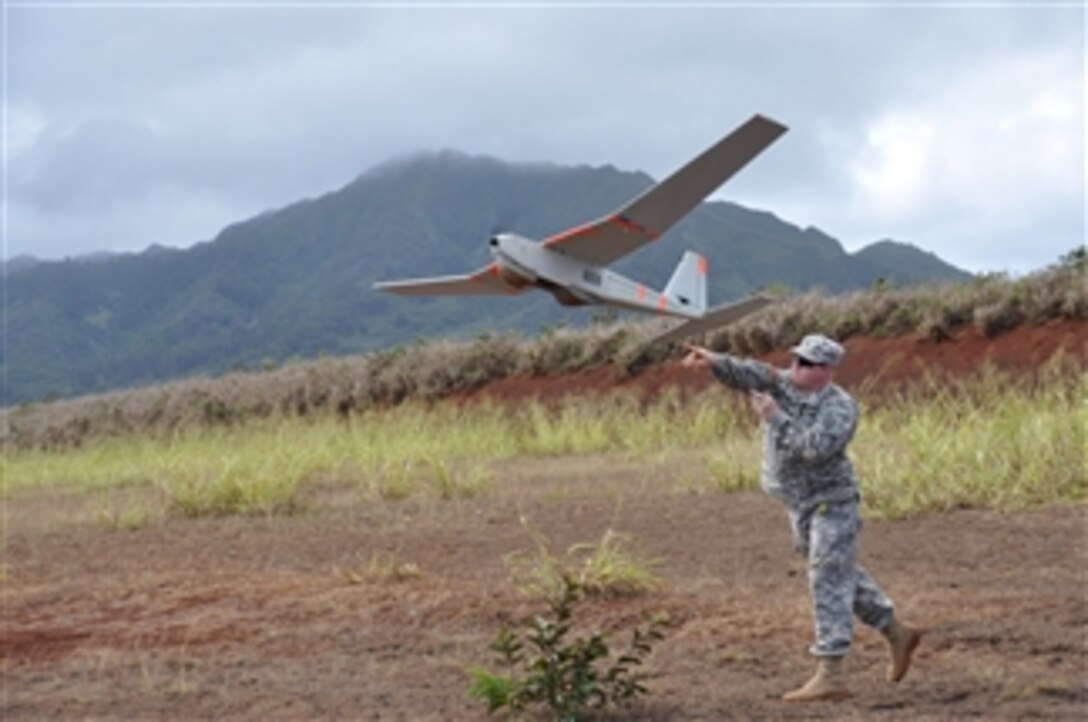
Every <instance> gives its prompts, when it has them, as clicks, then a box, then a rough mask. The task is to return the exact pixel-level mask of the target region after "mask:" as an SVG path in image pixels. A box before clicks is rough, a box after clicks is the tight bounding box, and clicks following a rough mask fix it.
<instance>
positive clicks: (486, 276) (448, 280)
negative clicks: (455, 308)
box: [374, 263, 518, 296]
mask: <svg viewBox="0 0 1088 722" xmlns="http://www.w3.org/2000/svg"><path fill="white" fill-rule="evenodd" d="M374 288H375V290H378V291H386V292H387V293H397V294H400V295H402V296H505V295H512V294H515V293H518V289H515V288H511V287H510V286H508V285H506V284H505V283H503V280H502V278H500V277H499V268H498V266H496V265H495V264H494V263H492V264H489V265H487V266H484V267H483V268H481V269H480V270H478V271H476V272H475V273H469V274H465V275H463V276H434V277H431V278H411V279H406V280H403V281H383V282H381V283H375V284H374Z"/></svg>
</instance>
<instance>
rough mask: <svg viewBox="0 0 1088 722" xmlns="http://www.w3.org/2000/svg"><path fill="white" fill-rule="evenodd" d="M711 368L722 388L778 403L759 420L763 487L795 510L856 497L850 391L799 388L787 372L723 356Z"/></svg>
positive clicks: (853, 414)
mask: <svg viewBox="0 0 1088 722" xmlns="http://www.w3.org/2000/svg"><path fill="white" fill-rule="evenodd" d="M711 368H712V369H713V372H714V376H715V377H716V378H717V379H718V380H719V381H721V382H722V383H723V384H725V385H726V386H729V387H730V388H734V389H738V390H740V391H752V390H756V391H764V392H767V393H769V394H770V395H771V396H772V397H773V398H774V400H775V401H776V402H777V403H778V407H779V410H778V411H777V412H776V413H775V415H774V416H772V417H771V419H770V420H769V421H767V422H765V423H764V424H763V466H762V469H761V474H760V480H761V483H762V486H763V490H764V491H766V492H767V493H768V494H770V495H771V496H773V497H775V498H776V499H779V500H780V501H782V502H783V503H784V504H785V505H786V506H787V507H789V508H790V509H792V510H794V511H798V512H805V511H807V510H809V509H811V508H812V507H813V506H815V505H817V504H822V503H825V502H836V501H847V500H849V499H853V498H855V497H856V496H857V493H858V484H857V477H856V476H855V475H854V467H853V465H852V464H851V463H850V460H849V459H848V458H847V456H846V446H847V444H849V443H850V440H851V439H852V438H853V436H854V430H855V429H856V428H857V423H858V407H857V404H856V403H854V399H853V398H851V396H850V394H848V393H846V391H844V390H843V389H842V388H840V387H839V386H836V385H835V384H828V385H827V386H825V387H824V388H822V389H820V390H819V391H815V392H811V393H810V392H805V391H801V390H800V389H798V388H796V387H795V386H794V385H793V384H792V383H791V382H790V380H789V372H788V371H786V370H783V369H776V368H774V367H773V366H770V365H768V364H765V363H762V362H759V361H747V360H742V359H738V358H734V357H733V356H729V355H728V354H717V355H716V356H715V359H714V363H713V365H712V367H711Z"/></svg>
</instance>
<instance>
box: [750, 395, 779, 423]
mask: <svg viewBox="0 0 1088 722" xmlns="http://www.w3.org/2000/svg"><path fill="white" fill-rule="evenodd" d="M748 403H750V404H751V405H752V409H753V410H754V411H755V412H756V414H757V415H759V418H761V419H763V420H764V421H770V420H771V417H772V416H774V415H775V413H776V412H777V411H778V402H776V401H775V400H774V397H773V396H771V395H770V394H768V393H765V392H763V391H749V392H748Z"/></svg>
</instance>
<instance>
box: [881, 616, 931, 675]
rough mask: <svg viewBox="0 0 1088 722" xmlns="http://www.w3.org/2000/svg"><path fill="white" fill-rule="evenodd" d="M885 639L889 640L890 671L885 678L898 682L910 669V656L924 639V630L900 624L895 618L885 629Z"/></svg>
mask: <svg viewBox="0 0 1088 722" xmlns="http://www.w3.org/2000/svg"><path fill="white" fill-rule="evenodd" d="M883 634H884V639H885V640H887V642H888V656H889V657H891V661H889V662H888V672H887V674H886V675H885V678H886V679H887V680H888V681H889V682H898V681H899V680H901V679H903V677H904V676H906V674H907V670H908V669H910V658H911V656H912V655H913V654H914V650H915V648H916V647H917V646H918V643H919V642H921V641H922V632H921V630H918V629H912V628H911V627H907V626H905V625H902V624H900V623H899V622H898V621H896V620H895V619H892V623H891V624H889V625H888V628H887V629H885V630H884V632H883Z"/></svg>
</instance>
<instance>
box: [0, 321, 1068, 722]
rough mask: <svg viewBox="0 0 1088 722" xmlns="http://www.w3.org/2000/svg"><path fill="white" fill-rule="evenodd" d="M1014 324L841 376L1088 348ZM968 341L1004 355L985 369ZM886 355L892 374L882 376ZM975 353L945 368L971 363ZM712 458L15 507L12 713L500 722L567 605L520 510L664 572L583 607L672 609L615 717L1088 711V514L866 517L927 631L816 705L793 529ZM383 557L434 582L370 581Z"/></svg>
mask: <svg viewBox="0 0 1088 722" xmlns="http://www.w3.org/2000/svg"><path fill="white" fill-rule="evenodd" d="M1019 333H1022V334H1024V335H1022V336H1021V337H1020V338H1019V339H1017V337H1015V336H1014V335H1012V334H1010V335H1008V336H1007V337H999V339H998V340H997V341H987V340H985V339H980V338H978V337H968V338H963V339H961V340H960V341H959V342H953V343H944V344H931V343H929V342H915V341H911V340H901V341H899V342H898V344H896V343H895V342H891V341H865V340H858V341H855V342H852V344H851V345H850V347H851V354H852V359H853V360H854V361H855V365H854V366H853V367H849V370H847V369H844V379H845V380H846V382H847V384H848V385H851V384H853V385H856V384H859V383H862V382H863V380H864V379H868V378H874V377H875V376H876V375H877V371H878V370H879V369H881V368H883V372H882V373H883V376H884V377H885V378H887V379H890V378H892V377H893V376H894V375H895V373H893V372H895V368H899V367H893V366H892V365H891V364H892V361H889V359H892V360H894V359H899V360H898V361H894V363H897V364H908V365H907V366H903V367H902V368H903V369H908V370H909V364H911V363H916V362H915V361H911V360H910V359H919V361H917V363H931V364H932V363H940V358H941V357H942V356H943V357H947V358H948V359H953V360H956V363H959V362H960V361H962V360H963V359H964V358H969V357H970V356H973V357H974V358H976V359H977V358H978V357H979V353H980V352H981V355H986V354H989V355H990V356H991V358H992V359H993V360H994V362H995V363H998V364H999V365H1005V366H1006V367H1009V368H1018V367H1022V368H1024V369H1025V370H1027V369H1030V368H1031V367H1032V366H1034V365H1035V364H1038V363H1039V362H1040V361H1041V360H1042V359H1043V358H1045V357H1046V356H1047V355H1049V352H1050V351H1052V350H1053V348H1054V347H1056V345H1062V344H1065V345H1066V346H1067V347H1069V345H1070V344H1074V345H1073V346H1072V350H1074V351H1075V352H1077V353H1078V354H1080V355H1081V357H1082V358H1083V353H1084V344H1083V340H1084V336H1083V327H1077V326H1071V327H1069V328H1066V327H1054V328H1050V329H1044V330H1042V331H1039V330H1034V329H1023V330H1022V331H1021V332H1019ZM1028 333H1033V334H1037V335H1038V337H1036V336H1030V337H1029V336H1028V335H1026V334H1028ZM1059 336H1061V337H1062V338H1064V341H1061V342H1060V343H1059V342H1056V341H1055V340H1054V339H1055V338H1056V337H1059ZM956 343H962V344H964V345H963V346H961V347H960V351H961V353H956ZM969 343H978V344H983V345H985V348H981V349H978V348H973V349H971V354H970V355H968V354H966V353H965V352H964V349H966V348H968V346H967V344H969ZM927 344H928V345H927ZM1046 349H1049V350H1046ZM867 354H871V357H872V358H873V359H876V361H874V362H873V363H874V364H875V363H877V362H879V363H880V364H881V365H880V366H875V365H874V366H870V367H868V368H866V367H864V366H863V365H862V364H861V360H862V359H864V358H865V357H866V355H867ZM956 363H953V362H952V361H949V362H948V363H947V364H946V366H947V368H949V369H950V370H951V371H957V370H962V369H957V368H956ZM1018 365H1019V366H1018ZM896 373H898V372H896ZM670 374H674V372H673V371H667V372H666V371H660V372H657V373H656V375H655V374H653V373H651V374H650V375H648V376H646V378H645V379H644V381H643V383H647V384H652V383H659V382H663V380H664V379H666V377H668V376H669V375H670ZM671 380H672V381H673V382H676V381H677V379H676V378H675V376H673V377H672V379H671ZM597 381H598V382H599V381H600V379H597ZM679 381H680V382H681V383H688V384H691V385H697V384H699V383H701V381H699V380H697V379H695V378H694V377H686V378H681V379H680V380H679ZM568 382H569V383H568V384H567V388H574V389H576V388H577V387H578V386H579V385H580V382H577V381H570V380H568ZM552 383H554V384H559V383H560V382H559V381H554V382H552ZM536 388H537V390H538V391H540V386H539V385H538V386H537V387H536ZM558 388H559V387H558V386H556V387H555V388H549V387H544V389H543V390H542V391H540V392H541V393H546V394H550V393H558ZM515 390H517V392H518V393H527V392H529V391H530V390H531V389H530V388H528V387H527V386H526V385H525V384H524V383H521V384H520V385H519V382H509V383H506V385H505V386H504V387H501V388H495V389H492V390H491V391H490V392H489V393H494V394H496V395H501V396H504V397H506V398H509V397H510V395H511V394H512V393H514V391H515ZM696 462H697V460H693V461H692V464H693V465H692V468H691V469H685V468H679V469H677V468H675V467H669V466H666V465H664V464H663V463H660V462H655V461H653V460H650V461H632V460H625V459H619V458H605V457H582V458H573V457H567V458H561V459H550V460H532V461H523V462H517V463H514V462H509V463H504V464H501V465H496V466H495V467H494V476H495V482H494V485H493V488H492V489H491V490H489V491H487V492H486V493H485V494H483V495H482V496H480V497H477V498H472V499H463V500H457V501H443V500H440V499H438V498H419V497H412V498H410V499H407V500H404V501H400V502H382V503H374V502H368V501H365V500H363V499H361V498H359V497H358V496H356V495H355V494H354V493H353V492H351V491H350V490H346V489H341V488H335V487H327V488H326V487H317V486H315V487H311V488H308V489H307V494H308V495H309V497H310V502H311V505H310V508H309V510H308V511H307V512H306V513H304V514H300V515H297V516H293V517H282V518H270V519H236V518H230V519H219V520H216V519H208V520H186V519H175V518H167V519H164V520H161V521H158V522H156V523H153V524H150V525H147V526H145V527H143V528H140V529H136V530H134V531H118V530H113V529H111V528H109V526H108V525H107V524H104V523H103V522H102V520H101V519H100V516H101V510H102V509H103V508H108V507H111V505H114V506H115V505H118V504H124V503H129V502H131V501H132V499H133V497H134V496H136V497H140V496H141V495H146V496H144V497H143V498H145V499H146V500H147V502H148V503H151V504H153V503H154V496H153V493H152V492H150V491H133V490H123V491H114V492H111V493H109V494H107V495H100V496H95V495H87V494H68V493H64V492H59V491H55V492H37V493H32V494H21V495H18V496H15V497H9V498H8V499H7V500H6V501H5V504H4V523H5V530H4V531H5V534H4V542H5V543H4V553H3V567H2V568H0V580H2V586H0V592H2V595H3V609H2V617H0V625H2V626H0V650H2V653H3V667H2V670H0V672H2V680H3V690H2V699H0V718H2V719H4V720H45V719H61V720H76V719H78V720H84V719H96V720H100V719H172V720H192V719H217V720H224V719H263V720H279V719H284V720H288V719H290V720H304V719H358V720H411V721H416V720H478V719H485V718H486V715H485V714H484V711H483V707H482V706H481V705H480V704H479V703H478V702H475V701H472V700H469V699H467V697H466V693H465V690H466V687H467V682H468V677H467V674H466V668H467V667H468V666H470V665H473V664H483V665H490V664H491V661H492V660H491V653H490V652H489V650H488V645H489V643H490V642H491V641H492V640H493V638H494V634H495V632H496V630H497V629H498V627H499V625H500V624H501V623H502V622H504V621H515V622H516V621H519V620H523V619H525V618H526V617H528V616H529V615H532V614H535V613H544V612H545V611H546V610H545V607H544V605H543V604H542V603H541V602H539V601H535V600H532V599H527V598H525V597H523V596H521V595H519V593H518V591H517V589H516V588H515V586H514V584H513V583H512V581H511V579H510V575H509V570H508V568H507V566H506V565H504V562H503V559H504V556H505V555H507V554H508V553H510V552H512V551H517V550H523V551H532V550H533V548H534V546H533V542H532V540H531V538H530V537H529V536H528V534H527V533H526V531H525V529H524V528H523V527H522V525H521V524H520V523H519V518H520V517H522V516H524V517H525V518H526V519H527V520H528V522H529V524H530V525H531V526H532V528H534V529H536V530H538V531H539V532H541V533H543V534H544V535H546V536H547V537H549V538H550V539H551V540H552V543H553V548H554V549H555V550H556V551H558V552H561V551H562V550H564V549H566V548H567V547H568V546H569V545H570V544H573V543H579V542H590V543H592V542H598V541H600V539H601V537H602V535H603V534H604V532H605V530H606V529H610V528H611V529H614V530H616V531H619V532H622V533H624V534H627V535H630V537H631V539H632V551H633V552H635V553H637V554H638V555H640V556H642V557H656V558H660V559H661V560H663V561H662V565H661V566H660V568H659V570H658V572H659V575H660V576H661V577H662V579H663V580H664V586H663V589H662V590H661V591H659V592H655V593H651V594H648V595H644V596H639V597H635V598H631V599H618V600H610V601H594V602H592V603H589V604H588V605H587V606H586V608H585V609H583V610H581V611H580V612H579V613H578V617H579V618H581V619H582V620H584V623H585V624H587V625H590V626H592V627H593V628H595V629H596V628H607V629H616V630H618V634H617V637H616V642H617V643H620V642H622V641H623V640H624V639H625V638H626V631H624V630H626V629H629V628H630V626H631V625H633V624H634V623H636V622H637V621H638V620H639V618H640V616H639V615H640V614H641V613H642V612H644V611H659V610H660V611H667V612H668V613H669V614H670V615H671V618H672V624H671V626H670V628H669V630H668V633H667V636H666V638H665V640H664V641H662V642H660V643H659V644H658V645H657V647H656V648H655V651H654V653H653V655H652V656H651V657H650V660H649V665H648V666H649V669H650V671H651V672H652V675H653V676H652V678H651V679H650V681H649V682H648V686H649V687H650V690H651V694H650V695H649V696H648V697H647V698H646V700H645V702H643V703H641V704H640V705H639V706H638V707H636V708H635V709H633V710H631V711H628V712H624V713H621V714H617V715H613V716H612V717H607V719H630V720H730V719H745V720H747V719H769V720H778V719H856V720H893V719H894V720H914V719H934V720H954V719H972V718H976V719H987V720H989V719H1056V720H1075V719H1084V718H1086V717H1088V667H1086V661H1088V639H1086V633H1088V591H1086V590H1088V525H1086V521H1088V517H1086V514H1085V508H1084V507H1083V506H1081V507H1075V508H1057V507H1055V508H1041V509H1035V510H1031V511H1026V512H1020V513H1016V514H997V513H993V512H987V511H958V512H954V513H949V514H942V515H933V516H927V517H922V518H916V519H911V520H908V521H901V522H881V521H869V522H867V523H866V527H865V530H864V532H863V534H862V540H861V546H862V562H863V564H865V565H866V566H867V568H869V570H870V571H871V572H873V574H874V575H875V576H876V577H877V579H878V580H880V582H881V583H882V584H883V585H884V587H885V588H886V590H887V591H888V592H889V593H890V594H891V595H892V596H893V598H895V600H896V602H897V604H898V606H899V608H900V610H901V614H902V616H903V618H904V619H906V620H907V621H909V622H911V623H915V624H918V625H922V626H924V627H926V628H927V629H928V634H927V636H926V638H925V639H924V640H923V643H922V646H921V647H920V649H919V652H918V654H917V657H916V665H915V667H914V668H913V669H912V671H911V673H910V675H909V676H908V677H907V679H906V680H904V681H903V682H902V683H900V684H899V685H888V684H886V683H885V682H884V681H883V667H884V663H885V659H884V648H883V642H882V640H881V639H880V637H879V636H878V635H877V634H876V633H874V632H873V631H872V630H868V629H864V628H862V629H859V630H858V633H857V640H856V645H855V649H854V650H853V652H852V654H851V655H850V657H849V658H848V660H847V666H848V672H849V676H850V683H851V686H852V688H853V691H854V693H855V697H854V698H853V699H851V700H849V701H847V702H845V703H839V704H816V705H807V706H795V705H790V704H787V703H784V702H781V701H779V697H780V695H781V693H782V692H783V691H786V690H788V689H791V688H792V687H794V686H796V685H798V684H799V683H801V682H803V681H804V679H805V678H806V677H807V675H808V674H809V673H810V671H811V667H812V662H811V659H810V658H809V657H808V655H807V653H806V648H807V645H808V643H809V640H810V634H811V633H810V618H809V612H808V607H807V595H806V590H805V573H804V567H803V564H802V562H801V560H800V559H798V558H795V557H794V555H793V553H792V552H791V550H790V542H789V532H788V529H787V525H786V521H785V518H784V514H783V513H782V511H781V509H780V508H779V507H778V506H777V505H776V503H775V502H773V501H772V500H770V499H767V498H765V497H763V496H761V495H759V494H756V493H738V494H722V493H695V492H693V491H691V490H685V488H684V485H683V484H679V483H677V478H678V477H680V478H682V477H683V475H685V474H696V473H698V469H699V466H698V464H697V463H696ZM375 553H382V554H383V555H384V556H381V557H377V558H380V559H383V560H392V562H391V563H390V567H391V566H393V565H396V564H413V565H415V566H416V567H417V568H418V569H419V571H420V575H419V576H413V575H407V576H408V577H409V578H406V579H403V580H399V581H398V580H395V579H381V578H373V579H366V578H365V577H366V576H367V570H368V565H369V563H370V561H371V560H372V559H374V558H376V557H375V556H374V555H375ZM378 576H380V575H378Z"/></svg>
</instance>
